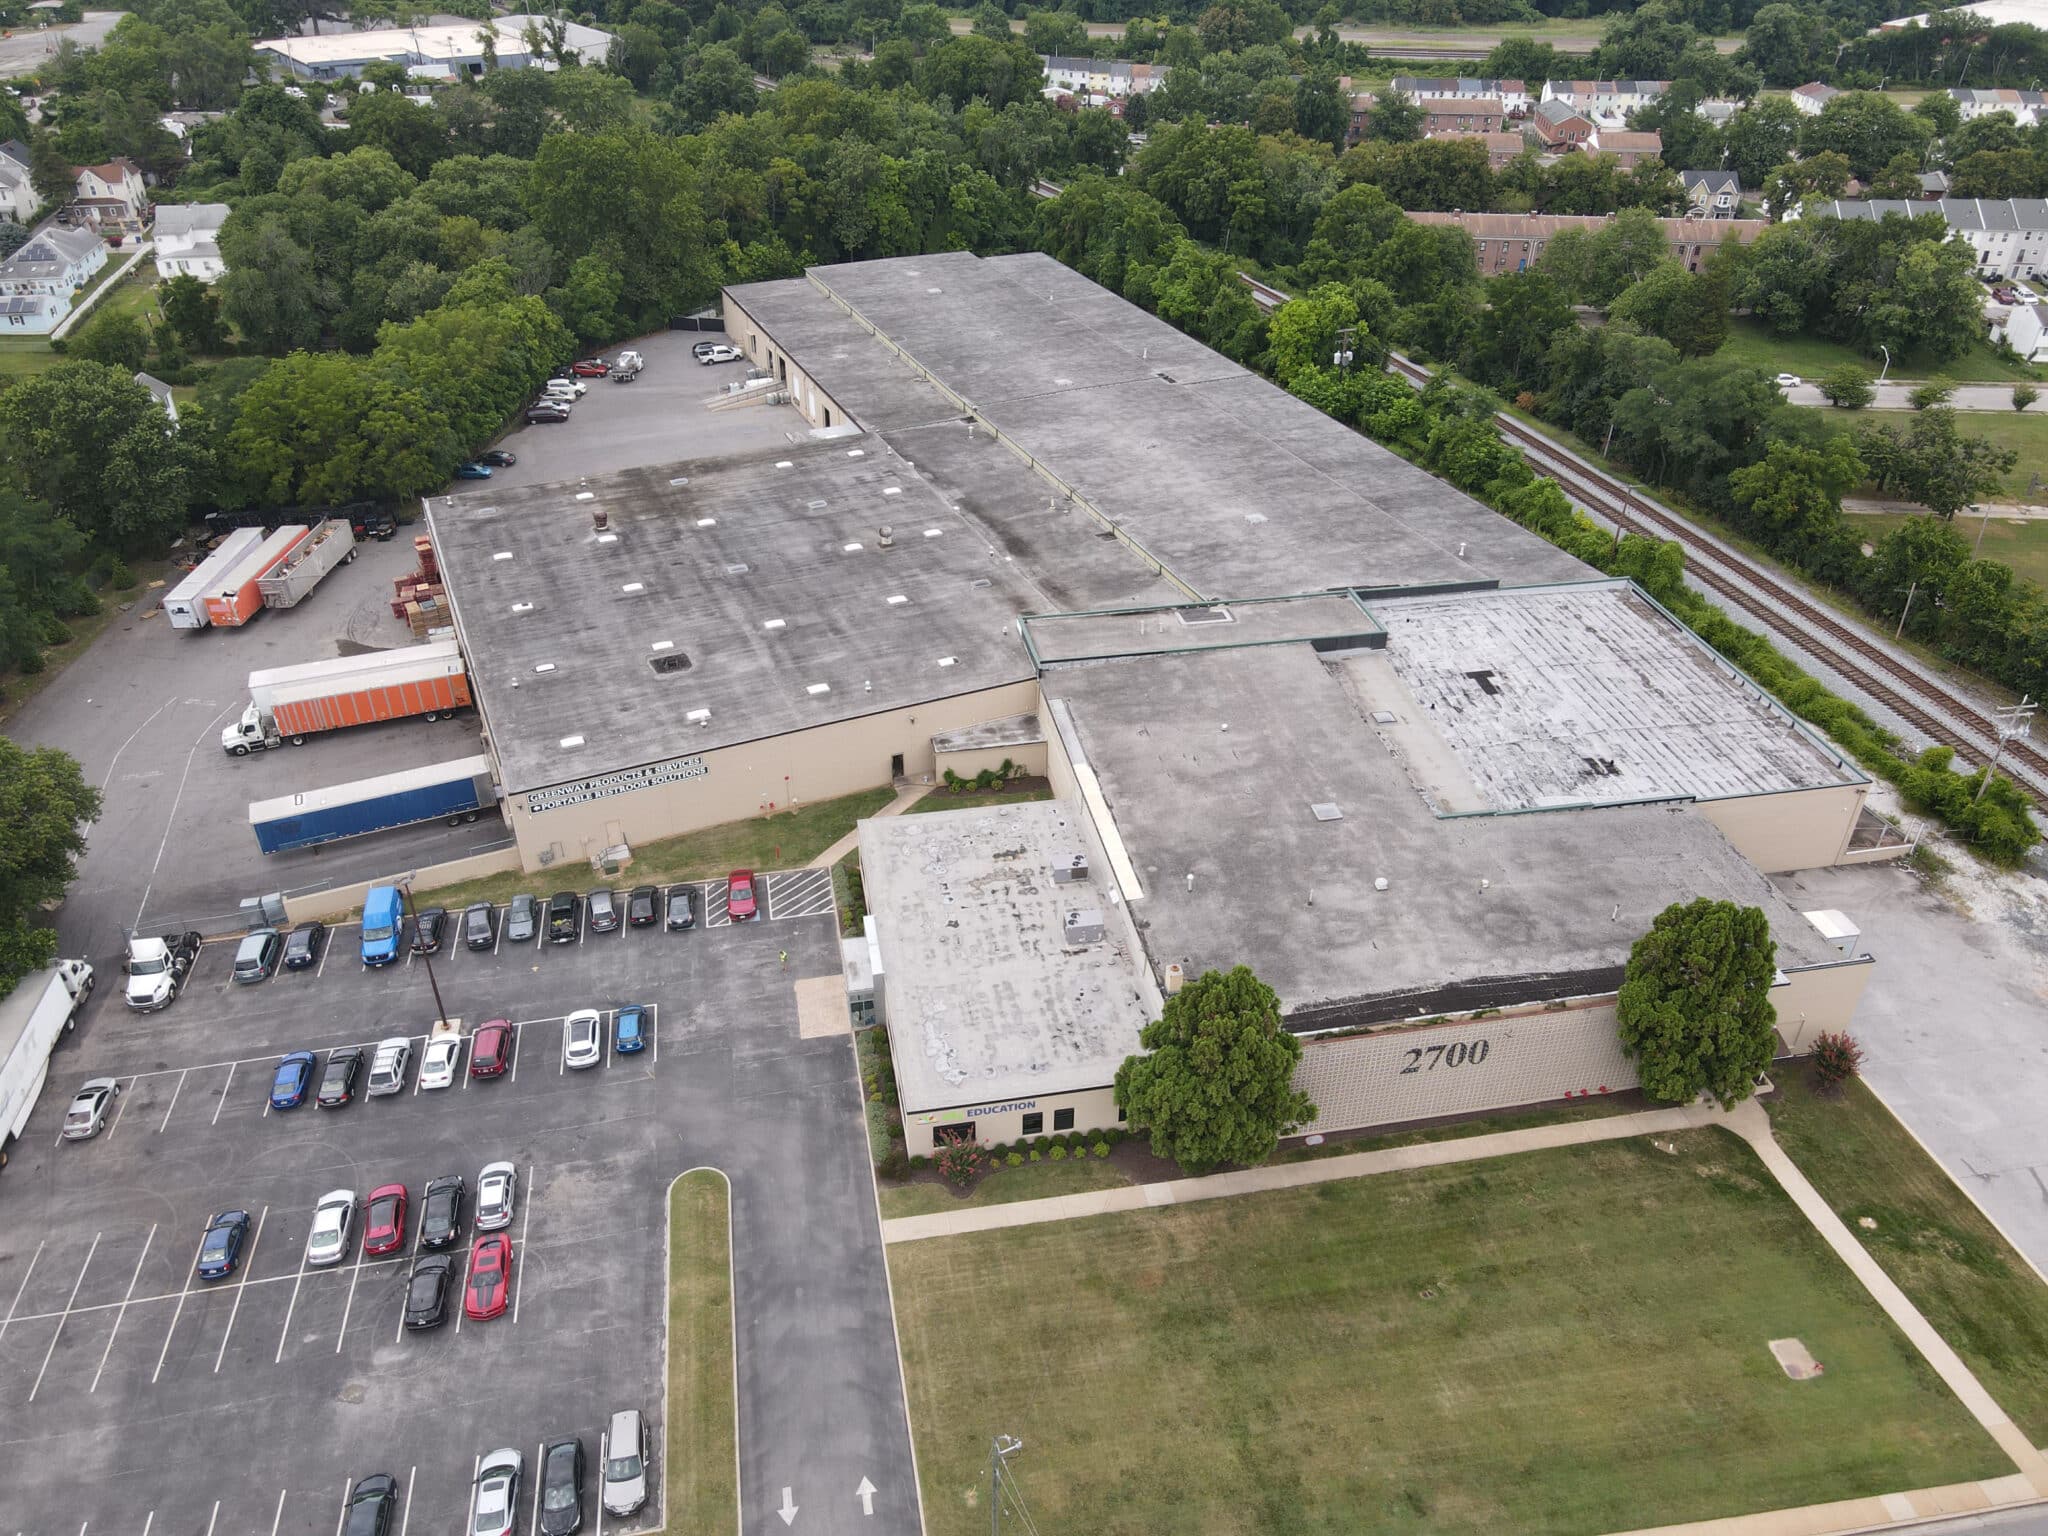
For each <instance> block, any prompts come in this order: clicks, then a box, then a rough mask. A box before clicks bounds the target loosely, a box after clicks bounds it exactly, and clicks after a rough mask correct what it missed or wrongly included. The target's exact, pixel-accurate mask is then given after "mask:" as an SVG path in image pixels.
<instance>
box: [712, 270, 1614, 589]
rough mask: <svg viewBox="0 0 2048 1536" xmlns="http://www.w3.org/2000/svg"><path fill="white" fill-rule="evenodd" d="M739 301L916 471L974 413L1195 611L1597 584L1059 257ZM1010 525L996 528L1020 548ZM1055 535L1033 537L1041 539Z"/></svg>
mask: <svg viewBox="0 0 2048 1536" xmlns="http://www.w3.org/2000/svg"><path fill="white" fill-rule="evenodd" d="M827 290H829V293H828V292H827ZM731 292H732V296H733V298H734V299H735V300H736V301H737V302H738V303H739V304H741V305H742V306H743V307H744V308H746V309H747V310H748V312H749V313H751V314H752V315H753V316H754V317H755V319H756V320H758V321H759V322H760V323H761V325H762V326H763V328H764V329H766V330H767V331H768V332H769V334H770V335H772V336H773V337H774V338H775V340H776V342H777V343H778V345H780V346H781V347H783V348H784V349H785V350H787V351H788V353H789V354H790V356H791V357H793V358H794V359H795V360H796V362H797V363H798V364H799V365H801V366H802V367H803V368H804V369H805V371H806V372H808V373H809V374H810V375H811V376H812V377H813V378H814V379H815V380H816V381H817V382H818V384H819V385H820V386H821V387H822V388H824V389H825V390H826V391H827V392H828V393H829V394H831V395H832V396H833V398H834V399H836V400H838V401H839V403H840V404H841V406H843V407H844V408H845V409H846V410H848V411H849V412H851V413H852V415H853V417H854V419H855V420H856V421H859V422H861V423H862V424H863V425H865V426H867V427H869V428H870V429H873V430H878V431H880V432H882V433H883V434H884V435H885V436H888V437H889V439H890V441H891V442H892V443H894V444H895V445H896V446H897V447H898V449H899V451H900V452H902V453H903V454H904V456H905V457H907V458H917V457H918V452H917V450H916V449H914V448H912V447H911V446H909V445H908V444H906V443H905V442H904V441H903V440H902V439H901V437H900V436H899V433H898V429H902V428H909V427H915V426H919V425H929V424H931V423H934V422H938V421H945V422H947V423H948V428H947V430H948V431H949V432H950V433H953V434H958V435H961V436H964V435H965V433H966V430H967V429H966V426H965V424H964V421H963V417H964V416H965V414H966V408H969V407H971V409H972V411H973V412H974V413H976V414H978V415H979V416H980V417H981V418H982V420H983V421H985V422H987V423H988V424H990V425H992V426H993V427H994V428H995V429H996V430H997V431H998V432H1000V433H1001V434H1002V436H1003V438H1004V439H1006V440H1007V442H1008V443H1009V444H1011V445H1012V446H1013V448H1014V450H1015V451H1016V452H1017V453H1018V454H1020V455H1022V456H1024V457H1025V458H1026V459H1027V461H1028V462H1030V463H1032V464H1034V465H1036V466H1039V467H1040V468H1041V471H1042V473H1044V474H1045V475H1046V477H1047V479H1046V488H1045V492H1044V494H1045V495H1046V496H1048V497H1049V498H1051V499H1053V500H1054V501H1056V502H1057V501H1060V500H1064V498H1065V493H1066V490H1067V489H1071V490H1072V491H1073V492H1074V493H1075V494H1076V495H1077V496H1079V497H1080V498H1081V499H1082V500H1083V501H1085V502H1086V503H1087V504H1088V505H1089V506H1092V507H1093V508H1094V509H1095V510H1096V512H1097V513H1099V514H1100V516H1101V517H1102V518H1104V519H1107V521H1108V524H1109V525H1110V526H1108V527H1104V526H1103V524H1102V523H1101V522H1098V521H1096V519H1095V518H1094V517H1092V516H1089V515H1088V514H1087V512H1086V509H1085V508H1081V509H1077V514H1078V515H1071V516H1070V517H1069V519H1068V524H1067V526H1069V527H1070V528H1077V529H1083V530H1086V529H1089V528H1093V529H1095V530H1097V531H1100V532H1102V533H1105V534H1107V535H1108V536H1109V537H1111V538H1121V539H1123V540H1125V541H1127V542H1128V543H1129V544H1131V545H1133V546H1135V547H1136V548H1137V549H1138V550H1139V551H1141V552H1142V554H1143V555H1146V556H1149V557H1150V558H1151V559H1152V560H1153V561H1156V562H1157V563H1158V564H1160V565H1163V566H1164V567H1165V569H1166V570H1167V572H1168V573H1170V574H1171V576H1172V577H1174V578H1175V579H1176V580H1177V581H1178V583H1179V584H1180V585H1181V587H1182V588H1183V589H1184V591H1185V592H1186V593H1187V594H1188V595H1200V596H1206V597H1257V596H1274V595H1281V594H1293V593H1299V592H1308V591H1318V590H1323V589H1326V588H1330V587H1338V586H1365V587H1374V586H1388V585H1395V584H1399V583H1426V582H1441V581H1459V580H1471V579H1474V578H1482V577H1494V578H1497V579H1499V580H1501V581H1504V582H1540V581H1563V580H1574V579H1578V578H1582V577H1584V576H1585V575H1586V574H1587V571H1586V568H1585V567H1584V566H1582V565H1580V564H1579V563H1578V562H1577V561H1575V560H1573V559H1572V558H1571V557H1570V556H1568V555H1566V554H1564V553H1563V552H1562V551H1560V550H1558V549H1556V548H1555V547H1554V546H1552V545H1550V544H1548V543H1546V542H1545V541H1544V540H1542V539H1540V538H1538V537H1537V536H1536V535H1534V534H1532V533H1529V532H1527V531H1525V530H1523V529H1521V528H1518V527H1516V526H1515V525H1514V524H1513V523H1511V522H1509V521H1508V520H1507V519H1505V518H1502V517H1500V516H1498V515H1497V514H1495V513H1494V512H1492V511H1491V510H1489V509H1488V508H1486V507H1484V506H1482V505H1481V504H1480V503H1478V502H1476V501H1474V500H1472V499H1471V498H1470V497H1468V496H1465V495H1463V494H1462V493H1460V492H1459V491H1456V490H1454V489H1452V488H1451V487H1450V486H1449V485H1447V484H1445V483H1444V482H1443V481H1441V480H1438V479H1436V478H1435V477H1434V476H1432V475H1430V474H1427V473H1426V472H1424V471H1423V470H1420V469H1417V468H1416V467H1415V466H1413V465H1411V464H1409V463H1408V462H1407V461H1406V460H1404V459H1402V458H1400V457H1399V456H1398V455H1396V454H1394V453H1391V452H1389V451H1388V450H1387V449H1385V448H1382V447H1380V446H1379V445H1378V444H1376V443H1374V442H1373V441H1372V440H1371V439H1369V438H1367V437H1365V436H1363V435H1362V434H1360V433H1358V432H1355V431H1353V430H1352V429H1350V428H1348V427H1346V426H1344V425H1342V424H1341V423H1339V422H1336V421H1333V420H1331V419H1330V418H1329V417H1327V416H1325V415H1323V414H1322V413H1321V412H1320V411H1318V410H1316V409H1315V408H1314V407H1313V406H1311V405H1308V404H1307V403H1305V402H1303V401H1301V400H1297V399H1295V398H1294V397H1292V396H1291V395H1288V394H1286V393H1285V392H1284V391H1282V390H1280V389H1278V388H1276V387H1275V386H1273V385H1272V384H1270V383H1268V382H1267V381H1265V380H1264V379H1261V378H1259V377H1258V376H1257V375H1256V374H1253V373H1251V372H1249V371H1248V370H1246V369H1244V368H1242V367H1240V366H1239V365H1237V364H1236V363H1233V362H1231V361H1229V360H1228V359H1227V358H1225V357H1223V356H1221V355H1220V354H1218V353H1216V352H1212V351H1211V350H1209V348H1207V347H1205V346H1203V345H1202V344H1201V343H1199V342H1197V341H1195V340H1193V339H1192V338H1191V337H1189V336H1186V335H1184V334H1183V333H1182V332H1180V331H1177V330H1175V329H1174V328H1173V327H1172V326H1170V325H1168V324H1166V323H1165V322H1164V321H1161V320H1159V319H1157V318H1156V317H1154V316H1152V315H1149V314H1147V313H1146V312H1145V311H1144V310H1142V309H1140V308H1138V307H1137V306H1136V305H1134V304H1130V303H1128V302H1126V301H1125V300H1123V299H1121V298H1118V297H1117V296H1116V295H1114V294H1112V293H1110V292H1109V291H1108V290H1106V289H1104V288H1101V287H1099V286H1098V285H1096V284H1095V283H1092V282H1090V281H1088V280H1087V279H1086V278H1084V277H1081V276H1080V275H1078V274H1077V273H1074V272H1072V271H1070V270H1069V269H1067V268H1066V267H1063V266H1061V265H1060V264H1059V263H1058V262H1056V261H1054V260H1053V259H1052V258H1051V257H1049V256H1045V255H1043V254H1041V253H1031V254H1026V255H1019V256H1002V257H994V258H988V259H983V258H978V257H975V256H973V255H971V254H968V253H964V252H954V253H948V254H943V255H934V256H917V257H898V258H892V259H889V260H884V261H869V262H853V263H848V264H846V265H842V266H834V267H820V268H815V269H813V270H812V272H811V274H810V281H809V282H807V283H796V282H782V283H773V284H754V285H748V286H743V287H738V288H735V289H733V290H731ZM835 301H836V302H835ZM849 315H851V316H854V317H857V318H854V319H850V318H848V316H849ZM861 322H864V324H863V323H861ZM867 327H873V329H874V330H875V331H876V332H878V333H880V335H881V336H882V337H886V338H887V339H886V341H884V340H881V339H878V338H877V337H876V336H875V335H870V334H869V333H868V329H867ZM926 379H929V380H930V382H929V383H927V382H924V381H925V380H926ZM906 381H907V382H908V383H910V384H913V385H915V386H916V387H915V388H906V387H905V385H906ZM1002 513H1003V509H1000V508H995V509H991V510H990V511H989V512H988V513H987V514H986V515H987V517H988V518H989V520H990V521H991V522H992V523H995V524H996V525H997V526H998V529H999V532H1000V531H1002V530H1001V523H1002ZM1041 537H1042V531H1040V530H1033V531H1031V532H1027V533H1025V534H1024V535H1023V536H1022V538H1021V540H1020V542H1023V543H1025V544H1030V545H1035V542H1036V541H1037V540H1038V539H1039V538H1041ZM1005 542H1006V543H1007V542H1010V541H1009V540H1008V539H1007V538H1005ZM1048 568H1051V569H1057V561H1052V562H1049V563H1048ZM1122 595H1123V596H1125V597H1127V598H1128V597H1129V596H1131V595H1132V594H1122Z"/></svg>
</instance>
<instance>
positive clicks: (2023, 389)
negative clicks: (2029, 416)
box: [2012, 384, 2041, 411]
mask: <svg viewBox="0 0 2048 1536" xmlns="http://www.w3.org/2000/svg"><path fill="white" fill-rule="evenodd" d="M2040 398H2041V391H2039V390H2038V389H2036V388H2034V386H2033V385H2031V384H2015V385H2013V387H2012V408H2013V409H2014V410H2016V411H2024V410H2025V409H2026V408H2027V407H2028V406H2030V405H2032V404H2033V403H2034V402H2035V401H2036V400H2038V399H2040Z"/></svg>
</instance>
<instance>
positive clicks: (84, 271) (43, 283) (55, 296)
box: [0, 224, 107, 336]
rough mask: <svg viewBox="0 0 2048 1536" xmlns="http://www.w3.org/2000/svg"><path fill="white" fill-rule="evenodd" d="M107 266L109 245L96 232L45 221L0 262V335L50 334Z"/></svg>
mask: <svg viewBox="0 0 2048 1536" xmlns="http://www.w3.org/2000/svg"><path fill="white" fill-rule="evenodd" d="M106 264H107V243H106V241H104V240H102V239H101V238H100V237H99V235H98V234H97V233H95V232H94V231H93V230H90V229H65V228H62V227H60V226H58V225H54V224H45V225H44V226H43V227H42V228H41V229H39V230H37V231H36V232H35V233H34V234H33V235H31V236H29V239H28V243H27V244H26V245H24V246H22V248H21V249H20V250H18V251H16V252H15V253H14V254H13V255H12V256H9V257H8V258H7V259H6V260H5V261H0V335H24V334H25V335H30V336H47V335H49V333H50V332H51V331H52V330H54V329H55V328H56V326H57V324H58V322H59V321H61V320H62V319H63V318H64V317H65V316H66V315H68V314H70V313H71V296H72V294H74V293H76V292H77V291H78V290H79V289H80V288H82V287H84V286H85V285H86V284H87V283H88V282H90V281H92V275H93V274H94V273H95V272H97V271H99V269H100V268H101V267H104V266H105V265H106Z"/></svg>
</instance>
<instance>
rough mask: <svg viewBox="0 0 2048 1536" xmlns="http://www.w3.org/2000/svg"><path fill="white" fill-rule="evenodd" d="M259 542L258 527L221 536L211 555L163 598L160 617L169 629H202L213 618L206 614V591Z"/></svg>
mask: <svg viewBox="0 0 2048 1536" xmlns="http://www.w3.org/2000/svg"><path fill="white" fill-rule="evenodd" d="M262 542H263V530H262V529H261V528H231V529H229V530H228V532H227V533H226V534H224V535H222V537H221V541H220V543H219V545H218V546H216V547H215V549H214V551H213V553H212V554H210V555H208V556H207V557H206V558H205V559H204V560H202V561H200V562H199V563H198V564H197V565H195V566H193V567H192V569H191V571H190V573H189V574H187V576H186V577H185V579H184V580H183V581H181V582H179V583H178V584H177V585H176V586H175V587H173V588H171V590H170V594H169V595H168V596H166V597H165V598H164V617H165V618H166V619H169V620H170V622H171V628H173V629H204V628H206V626H207V625H208V624H210V623H212V622H213V621H212V620H211V619H209V618H208V617H207V615H206V598H207V594H208V593H210V592H212V591H214V590H215V589H216V588H218V587H219V586H220V578H221V576H222V574H223V573H225V572H226V571H227V570H228V569H229V568H230V567H231V566H236V565H240V564H241V563H242V561H243V560H245V559H247V558H248V556H249V555H250V554H251V553H252V552H253V551H254V550H255V549H256V547H257V546H258V545H259V544H261V543H262Z"/></svg>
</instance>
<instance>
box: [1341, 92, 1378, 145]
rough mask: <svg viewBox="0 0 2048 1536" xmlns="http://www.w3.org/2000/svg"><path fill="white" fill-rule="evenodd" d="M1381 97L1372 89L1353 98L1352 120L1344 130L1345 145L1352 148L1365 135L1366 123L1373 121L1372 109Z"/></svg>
mask: <svg viewBox="0 0 2048 1536" xmlns="http://www.w3.org/2000/svg"><path fill="white" fill-rule="evenodd" d="M1378 103H1379V97H1377V96H1375V95H1373V93H1372V92H1371V91H1361V92H1359V93H1358V94H1357V95H1356V96H1353V97H1352V98H1351V122H1350V125H1349V126H1348V127H1346V128H1345V130H1344V147H1345V148H1346V149H1349V148H1351V147H1352V146H1353V145H1354V144H1356V143H1358V142H1359V140H1361V139H1363V138H1364V137H1365V125H1366V124H1367V123H1369V122H1370V121H1372V109H1373V108H1374V107H1375V106H1376V105H1378Z"/></svg>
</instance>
